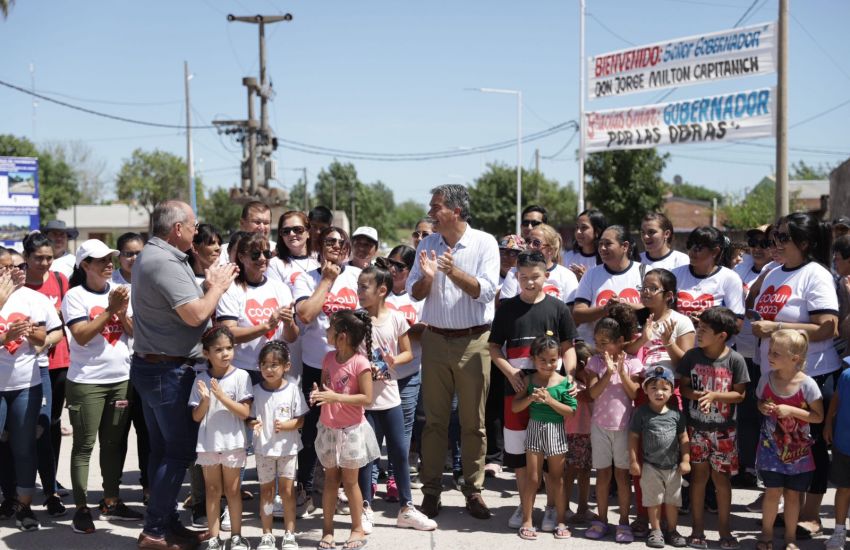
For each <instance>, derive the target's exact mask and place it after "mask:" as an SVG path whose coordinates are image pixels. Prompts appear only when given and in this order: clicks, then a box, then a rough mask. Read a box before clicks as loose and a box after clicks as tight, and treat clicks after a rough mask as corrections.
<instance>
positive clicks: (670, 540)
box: [664, 529, 773, 550]
mask: <svg viewBox="0 0 850 550" xmlns="http://www.w3.org/2000/svg"><path fill="white" fill-rule="evenodd" d="M664 540H665V541H667V544H669V545H670V546H672V547H674V548H684V547H685V546H687V545H688V541H686V540H685V537H683V536H682V535H680V534H679V532H678V531H676V530H675V529H674V530H673V531H669V532H668V533H666V534H665V535H664ZM771 550H773V549H771Z"/></svg>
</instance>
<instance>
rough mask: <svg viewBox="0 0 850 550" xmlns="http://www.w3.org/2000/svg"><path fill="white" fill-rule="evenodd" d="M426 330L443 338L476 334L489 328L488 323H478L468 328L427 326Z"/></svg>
mask: <svg viewBox="0 0 850 550" xmlns="http://www.w3.org/2000/svg"><path fill="white" fill-rule="evenodd" d="M428 330H430V331H431V332H433V333H434V334H439V335H440V336H443V337H445V338H463V337H464V336H477V335H479V334H482V333H484V332H487V331H488V330H490V325H489V324H484V325H478V326H477V327H470V328H440V327H432V326H430V325H429V326H428Z"/></svg>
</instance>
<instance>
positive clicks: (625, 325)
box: [593, 303, 638, 343]
mask: <svg viewBox="0 0 850 550" xmlns="http://www.w3.org/2000/svg"><path fill="white" fill-rule="evenodd" d="M637 329H638V320H637V315H635V310H634V309H633V308H632V307H631V306H629V305H627V304H621V303H617V304H614V305H613V306H611V307H610V308H609V309H608V312H607V313H606V315H605V317H603V318H602V319H600V320H599V322H598V323H596V326H595V327H594V329H593V333H594V334H596V333H597V332H605V333H607V334H608V337H609V338H611V339H613V340H616V339H617V338H620V337H622V338H623V340H624V341H625V342H626V343H628V342H631V341H632V340H633V339H634V337H635V333H636V332H637Z"/></svg>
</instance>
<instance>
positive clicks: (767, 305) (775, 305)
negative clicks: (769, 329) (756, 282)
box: [755, 285, 791, 321]
mask: <svg viewBox="0 0 850 550" xmlns="http://www.w3.org/2000/svg"><path fill="white" fill-rule="evenodd" d="M790 297H791V287H790V286H788V285H782V286H780V287H779V288H773V285H770V286H769V287H767V288H766V289H764V292H762V293H761V296H759V299H758V301H757V302H756V308H755V309H756V311H757V312H758V314H759V315H761V317H762V319H765V320H767V321H773V320H774V319H776V315H777V314H778V313H779V310H781V309H782V308H783V307H784V306H785V304H786V303H788V298H790Z"/></svg>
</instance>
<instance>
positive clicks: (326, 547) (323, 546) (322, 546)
mask: <svg viewBox="0 0 850 550" xmlns="http://www.w3.org/2000/svg"><path fill="white" fill-rule="evenodd" d="M316 548H318V549H319V550H331V549H332V548H336V543H335V542H334V541H332V540H331V541H327V540H320V541H319V544H318V545H316Z"/></svg>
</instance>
